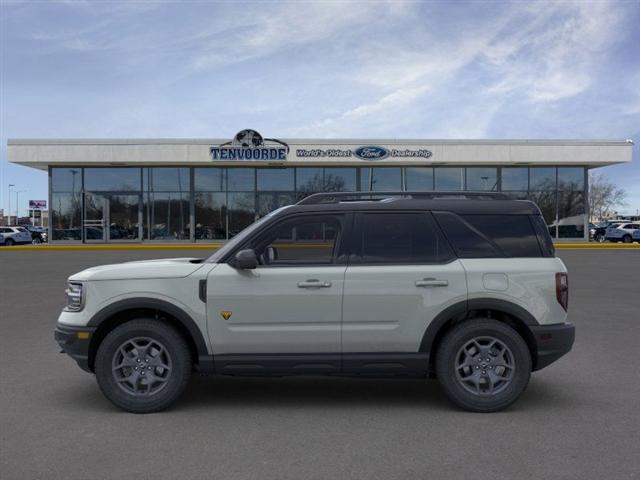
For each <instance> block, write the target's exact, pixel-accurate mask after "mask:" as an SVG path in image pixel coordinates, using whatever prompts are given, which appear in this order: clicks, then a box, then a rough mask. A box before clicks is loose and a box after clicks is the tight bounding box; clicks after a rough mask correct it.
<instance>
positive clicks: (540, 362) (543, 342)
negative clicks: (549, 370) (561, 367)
mask: <svg viewBox="0 0 640 480" xmlns="http://www.w3.org/2000/svg"><path fill="white" fill-rule="evenodd" d="M530 328H531V332H532V333H533V336H534V338H535V342H536V350H537V360H536V362H535V366H534V369H533V370H534V371H535V370H540V369H541V368H544V367H546V366H547V365H550V364H551V363H553V362H555V361H556V360H558V359H559V358H560V357H562V356H563V355H564V354H566V353H568V352H569V351H570V350H571V347H573V342H574V340H575V337H576V327H574V326H573V324H572V323H569V322H567V323H561V324H558V325H539V326H531V327H530Z"/></svg>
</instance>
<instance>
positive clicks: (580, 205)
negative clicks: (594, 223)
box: [558, 190, 586, 238]
mask: <svg viewBox="0 0 640 480" xmlns="http://www.w3.org/2000/svg"><path fill="white" fill-rule="evenodd" d="M585 214H586V210H585V203H584V193H583V191H582V190H580V191H576V190H568V191H559V192H558V238H583V237H584V236H585V231H584V221H585Z"/></svg>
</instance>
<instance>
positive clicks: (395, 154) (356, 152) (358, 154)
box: [296, 145, 433, 160]
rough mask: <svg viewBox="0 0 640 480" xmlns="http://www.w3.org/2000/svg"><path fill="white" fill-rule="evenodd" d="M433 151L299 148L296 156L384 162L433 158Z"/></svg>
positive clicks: (375, 147)
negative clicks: (353, 158)
mask: <svg viewBox="0 0 640 480" xmlns="http://www.w3.org/2000/svg"><path fill="white" fill-rule="evenodd" d="M432 155H433V154H432V152H431V150H427V149H426V148H386V147H381V146H378V145H363V146H361V147H356V148H353V149H351V148H346V149H345V148H326V149H323V148H311V149H306V148H298V149H296V156H297V157H300V158H323V157H328V158H331V157H338V158H350V157H355V158H359V159H360V160H382V159H385V158H431V156H432Z"/></svg>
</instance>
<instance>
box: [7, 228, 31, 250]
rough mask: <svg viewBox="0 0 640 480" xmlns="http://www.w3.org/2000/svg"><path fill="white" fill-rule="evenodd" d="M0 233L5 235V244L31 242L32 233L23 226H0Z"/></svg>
mask: <svg viewBox="0 0 640 480" xmlns="http://www.w3.org/2000/svg"><path fill="white" fill-rule="evenodd" d="M0 234H1V235H2V236H3V237H4V245H6V246H8V247H9V246H11V245H19V244H21V243H31V234H30V233H29V232H28V231H27V229H26V228H23V227H0Z"/></svg>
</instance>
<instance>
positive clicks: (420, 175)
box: [404, 167, 433, 192]
mask: <svg viewBox="0 0 640 480" xmlns="http://www.w3.org/2000/svg"><path fill="white" fill-rule="evenodd" d="M404 178H405V183H406V185H407V190H408V191H410V192H430V191H432V190H433V168H430V167H406V168H405V169H404Z"/></svg>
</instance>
